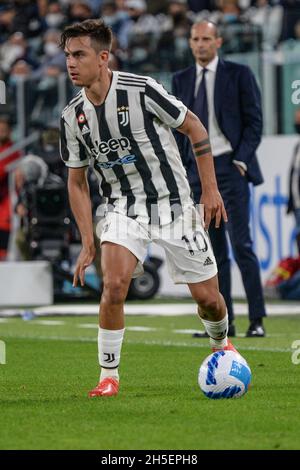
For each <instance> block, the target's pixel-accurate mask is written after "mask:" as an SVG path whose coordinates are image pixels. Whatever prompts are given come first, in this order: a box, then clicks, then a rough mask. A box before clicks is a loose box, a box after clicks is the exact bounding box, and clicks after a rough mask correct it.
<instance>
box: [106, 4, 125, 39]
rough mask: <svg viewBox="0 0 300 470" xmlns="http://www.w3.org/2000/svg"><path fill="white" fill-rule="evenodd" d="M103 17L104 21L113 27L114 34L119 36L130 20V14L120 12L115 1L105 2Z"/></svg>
mask: <svg viewBox="0 0 300 470" xmlns="http://www.w3.org/2000/svg"><path fill="white" fill-rule="evenodd" d="M101 16H102V18H103V21H104V22H105V23H106V24H107V25H109V26H110V27H111V29H112V31H113V33H114V34H115V35H117V36H118V35H119V32H120V30H121V28H122V27H123V26H124V25H125V23H127V22H128V21H129V20H130V19H129V15H128V13H127V12H126V11H122V10H119V9H118V6H117V3H116V2H115V1H114V0H103V2H102V9H101Z"/></svg>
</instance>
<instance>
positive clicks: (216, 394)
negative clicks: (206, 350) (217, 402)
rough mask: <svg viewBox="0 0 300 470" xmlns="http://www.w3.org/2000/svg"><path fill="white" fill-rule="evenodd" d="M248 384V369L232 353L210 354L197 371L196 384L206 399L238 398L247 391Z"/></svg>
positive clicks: (238, 355)
mask: <svg viewBox="0 0 300 470" xmlns="http://www.w3.org/2000/svg"><path fill="white" fill-rule="evenodd" d="M250 382H251V370H250V367H249V366H248V364H247V362H246V360H245V359H244V358H243V357H242V356H241V355H240V354H239V353H236V352H234V351H217V352H214V353H212V354H210V355H209V356H208V357H207V358H206V359H204V361H203V363H202V364H201V367H200V369H199V374H198V383H199V386H200V388H201V390H202V392H203V393H204V395H206V396H207V397H208V398H213V399H220V398H239V397H241V396H242V395H244V394H245V393H246V392H247V391H248V389H249V385H250Z"/></svg>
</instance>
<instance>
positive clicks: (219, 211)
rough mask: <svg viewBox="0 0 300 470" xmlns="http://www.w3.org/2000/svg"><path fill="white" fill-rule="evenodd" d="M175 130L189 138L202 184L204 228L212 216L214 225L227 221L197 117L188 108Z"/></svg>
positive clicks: (201, 127) (211, 160) (201, 126)
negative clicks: (222, 220)
mask: <svg viewBox="0 0 300 470" xmlns="http://www.w3.org/2000/svg"><path fill="white" fill-rule="evenodd" d="M177 130H178V131H179V132H182V133H183V134H185V135H186V136H187V137H188V138H189V140H190V142H191V145H192V148H193V152H194V155H195V158H196V162H197V167H198V172H199V176H200V181H201V186H202V196H201V199H200V203H201V204H203V205H204V223H205V228H206V229H208V227H209V224H210V222H211V219H213V218H215V219H216V221H215V226H216V227H219V226H220V223H221V219H222V218H223V219H224V221H225V222H227V214H226V210H225V207H224V203H223V199H222V197H221V195H220V193H219V190H218V185H217V180H216V175H215V168H214V162H213V156H212V153H211V147H210V142H209V138H208V134H207V131H206V129H205V127H204V126H203V125H202V123H201V121H200V120H199V119H198V117H197V116H196V115H195V114H193V113H192V112H191V111H189V110H188V111H187V114H186V117H185V120H184V122H183V124H182V125H181V126H180V127H178V128H177Z"/></svg>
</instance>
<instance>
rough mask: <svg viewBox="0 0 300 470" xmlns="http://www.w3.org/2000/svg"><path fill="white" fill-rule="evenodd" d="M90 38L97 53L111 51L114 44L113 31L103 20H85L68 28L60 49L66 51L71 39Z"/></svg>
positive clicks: (62, 37)
mask: <svg viewBox="0 0 300 470" xmlns="http://www.w3.org/2000/svg"><path fill="white" fill-rule="evenodd" d="M82 36H88V37H90V38H91V43H92V46H93V48H94V49H95V50H96V52H100V51H101V50H107V51H110V49H111V44H112V31H111V29H110V27H109V26H107V25H106V24H105V23H104V21H103V20H84V21H82V22H81V23H74V24H72V25H70V26H66V28H65V29H64V31H63V33H62V35H61V39H60V47H61V48H62V49H64V48H65V47H66V43H67V41H68V40H69V39H70V38H78V37H82Z"/></svg>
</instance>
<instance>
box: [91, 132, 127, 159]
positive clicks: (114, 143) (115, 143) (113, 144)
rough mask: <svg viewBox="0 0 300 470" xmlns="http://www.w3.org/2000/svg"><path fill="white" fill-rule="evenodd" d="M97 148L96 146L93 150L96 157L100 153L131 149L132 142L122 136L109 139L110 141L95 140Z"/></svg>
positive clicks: (105, 153)
mask: <svg viewBox="0 0 300 470" xmlns="http://www.w3.org/2000/svg"><path fill="white" fill-rule="evenodd" d="M95 144H96V147H98V148H97V150H96V149H95V148H94V149H93V150H92V152H93V154H94V155H95V157H98V156H99V153H100V154H102V155H107V154H108V153H109V152H118V151H119V150H121V151H123V150H129V149H130V142H129V140H128V139H127V137H121V139H109V141H108V142H105V141H102V142H100V143H98V142H95Z"/></svg>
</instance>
